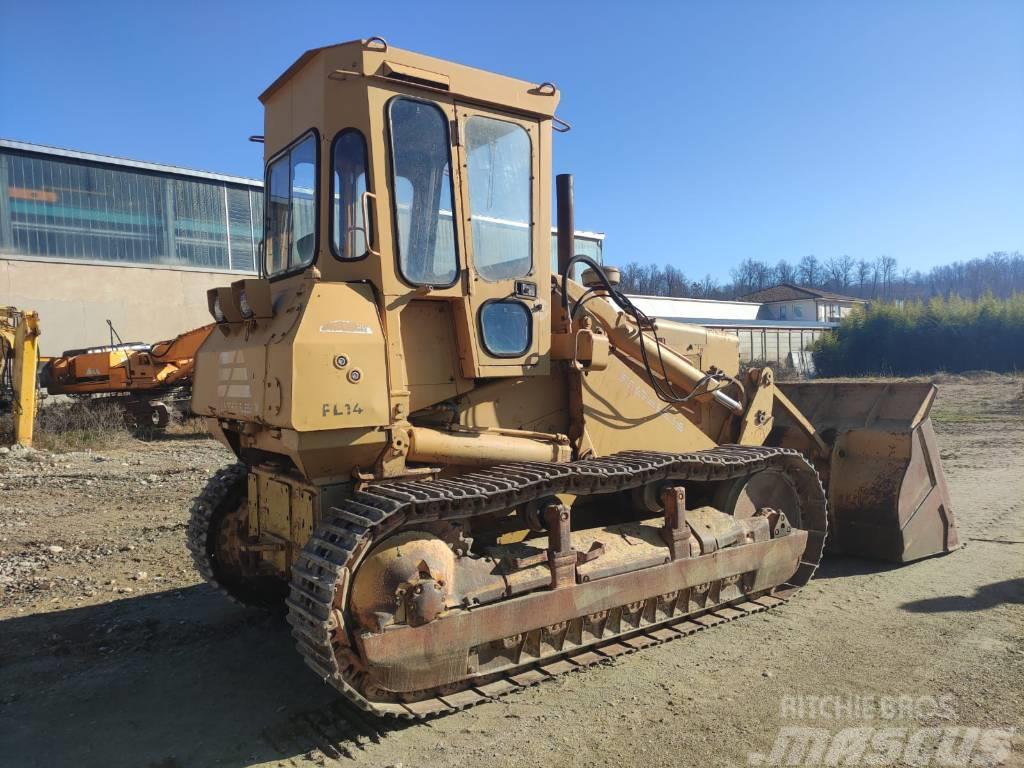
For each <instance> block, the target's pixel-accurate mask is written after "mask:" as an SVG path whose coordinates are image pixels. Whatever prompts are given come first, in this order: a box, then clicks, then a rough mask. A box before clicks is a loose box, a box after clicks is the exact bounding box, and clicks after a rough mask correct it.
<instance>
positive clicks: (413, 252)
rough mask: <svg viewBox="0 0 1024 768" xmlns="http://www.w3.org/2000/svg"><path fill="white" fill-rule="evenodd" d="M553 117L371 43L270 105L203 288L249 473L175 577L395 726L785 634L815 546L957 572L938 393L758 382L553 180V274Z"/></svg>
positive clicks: (206, 525)
mask: <svg viewBox="0 0 1024 768" xmlns="http://www.w3.org/2000/svg"><path fill="white" fill-rule="evenodd" d="M558 99H559V92H558V89H557V88H556V87H555V86H554V85H552V84H551V83H540V84H536V83H528V82H523V81H520V80H515V79H511V78H508V77H503V76H499V75H495V74H491V73H488V72H483V71H480V70H476V69H471V68H469V67H465V66H461V65H458V64H453V63H450V62H446V61H441V60H438V59H435V58H430V57H427V56H422V55H419V54H415V53H410V52H408V51H402V50H397V49H395V48H391V47H389V46H388V45H387V44H386V43H385V42H384V41H383V40H381V39H379V38H372V39H369V40H362V41H354V42H350V43H344V44H341V45H335V46H330V47H326V48H320V49H317V50H312V51H309V52H307V53H306V54H304V55H303V56H302V57H301V58H300V59H299V60H298V61H296V62H295V64H294V65H292V67H291V68H289V69H288V70H287V71H286V72H285V73H284V74H283V75H282V76H281V77H279V78H278V79H277V81H275V82H274V83H273V84H272V85H271V86H270V87H269V88H268V89H267V90H266V91H265V92H264V93H263V95H262V96H261V100H262V102H263V104H264V107H265V115H266V124H265V147H266V212H265V247H264V254H263V265H262V268H263V272H262V276H261V277H259V278H252V279H243V280H238V281H236V282H234V283H232V284H231V285H229V286H225V287H222V288H216V289H214V290H211V291H210V292H209V294H208V302H209V308H210V312H211V314H212V315H213V317H214V319H215V320H216V326H215V328H214V330H213V331H212V332H211V333H210V335H209V337H208V338H207V339H206V340H205V341H204V342H203V345H202V347H201V348H200V350H199V352H198V355H197V360H196V374H195V381H194V390H193V401H192V407H193V410H194V411H195V412H196V413H198V414H200V415H204V416H206V417H207V421H208V424H209V427H210V429H211V431H212V432H213V433H214V434H215V435H216V436H217V437H218V438H219V439H220V440H221V441H222V442H223V443H224V444H225V445H226V446H228V447H229V448H230V449H231V450H232V451H233V452H234V453H235V454H236V456H237V457H238V460H239V461H238V463H237V464H236V465H235V466H232V467H230V468H228V469H226V470H223V471H221V472H220V473H218V474H217V475H216V476H215V477H214V478H213V479H212V480H211V481H210V483H209V485H208V487H207V488H206V490H205V491H204V492H203V494H202V495H201V496H200V497H199V498H198V499H197V500H196V502H195V504H194V506H193V510H192V517H191V520H190V523H189V547H190V549H191V551H192V554H193V557H194V559H195V562H196V565H197V567H198V569H199V570H200V572H201V573H202V574H203V576H204V577H205V578H206V579H208V580H209V581H210V582H211V583H212V584H214V585H216V586H217V587H219V588H220V589H222V590H223V591H224V592H225V593H226V594H227V595H228V596H230V597H232V598H234V599H236V600H239V601H241V602H244V603H248V604H263V605H270V606H280V607H284V608H285V609H286V610H287V614H288V621H289V623H290V625H291V627H292V631H293V634H294V636H295V638H296V640H297V645H298V649H299V652H300V653H301V654H302V656H303V657H304V659H305V661H306V662H307V664H308V665H309V666H310V667H311V668H312V669H313V670H314V671H315V672H316V673H317V674H318V675H319V676H320V677H321V678H322V679H324V680H326V681H328V682H329V683H330V684H331V685H333V686H334V687H336V688H337V689H338V690H339V691H340V692H341V693H342V694H343V695H344V696H345V697H347V698H348V699H349V700H350V701H352V702H353V703H355V704H356V705H358V706H360V707H362V708H363V709H365V710H367V711H369V712H372V713H375V714H378V715H388V716H395V717H403V718H419V717H429V716H432V715H436V714H440V713H444V712H448V711H451V710H453V709H461V708H463V707H466V706H470V705H472V704H475V703H478V702H481V701H486V700H488V699H491V698H494V697H497V696H501V695H502V694H504V693H507V692H509V691H513V690H516V689H518V688H520V687H522V686H526V685H530V684H532V683H535V682H538V681H541V680H544V679H545V678H548V677H551V676H553V675H557V674H559V673H562V672H565V671H567V670H571V669H576V668H579V667H581V666H586V665H589V664H594V663H595V662H599V661H601V660H602V659H606V658H608V657H612V656H615V655H617V654H620V653H625V652H628V651H632V650H636V649H639V648H643V647H644V646H647V645H651V644H654V643H661V642H665V641H668V640H672V639H676V638H680V637H683V636H685V635H688V634H690V633H692V632H695V631H698V630H701V629H703V628H705V627H710V626H714V625H716V624H718V623H721V622H723V621H728V620H731V619H736V618H740V617H742V616H745V615H747V614H749V613H756V612H759V611H764V610H767V609H769V608H772V607H774V606H776V605H778V604H779V603H781V602H783V601H784V600H785V599H786V598H787V597H788V596H789V595H791V594H792V593H793V592H794V591H795V590H797V589H799V588H800V587H801V586H802V585H803V584H805V583H806V582H807V580H808V579H809V578H810V577H811V576H812V574H813V573H814V570H815V568H816V567H817V564H818V562H819V559H820V557H821V555H822V551H823V549H824V548H825V546H826V544H828V545H829V546H831V547H833V548H835V549H837V550H839V551H843V552H848V553H856V554H859V555H865V556H872V557H883V558H887V559H891V560H894V561H907V560H912V559H916V558H920V557H925V556H928V555H933V554H938V553H942V552H946V551H949V550H951V549H953V548H955V547H956V546H957V536H956V527H955V524H954V520H953V514H952V510H951V508H950V504H949V498H948V493H947V490H946V486H945V483H944V480H943V474H942V467H941V465H940V463H939V454H938V451H937V449H936V446H935V441H934V436H933V433H932V430H931V426H930V423H929V420H928V409H929V407H930V405H931V402H932V398H933V397H934V389H933V388H932V387H930V386H919V385H899V384H892V385H885V384H848V385H847V384H842V385H835V384H799V385H779V384H777V383H776V381H775V378H774V375H773V372H772V371H771V370H770V369H767V368H764V369H759V370H755V371H749V372H747V373H745V374H741V373H740V370H739V354H738V348H737V342H736V339H735V338H732V337H729V336H724V335H719V334H716V333H713V332H711V331H708V330H706V329H703V328H699V327H693V326H686V325H680V324H675V323H671V322H663V321H656V320H654V319H652V318H650V317H647V316H646V315H644V314H643V313H642V312H641V311H639V310H638V309H637V308H636V307H635V306H634V305H633V304H632V303H631V302H630V300H629V298H628V297H627V296H625V295H623V294H622V293H621V292H620V291H619V289H618V287H617V273H616V271H615V270H614V269H612V268H611V267H606V266H602V265H601V264H597V263H594V262H593V261H591V260H590V259H588V258H587V257H585V256H579V255H575V254H574V253H573V250H572V233H573V213H572V184H571V178H570V177H567V176H560V177H559V178H558V184H557V190H558V194H557V197H558V200H557V211H558V232H559V239H558V244H559V248H558V268H557V273H556V274H552V268H551V263H550V259H549V233H550V231H551V220H550V216H551V209H552V200H551V188H552V184H551V181H552V174H551V150H552V130H553V129H556V130H557V129H564V128H565V124H564V123H562V122H561V121H560V120H559V119H558V118H557V117H555V108H556V106H557V104H558ZM577 267H585V268H586V270H585V271H584V272H583V274H582V278H581V282H577V281H575V280H573V279H570V277H569V276H570V275H572V274H575V269H576V268H577Z"/></svg>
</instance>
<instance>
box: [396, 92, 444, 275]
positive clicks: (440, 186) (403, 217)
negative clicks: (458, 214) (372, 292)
mask: <svg viewBox="0 0 1024 768" xmlns="http://www.w3.org/2000/svg"><path fill="white" fill-rule="evenodd" d="M388 112H389V118H390V122H391V170H392V180H393V181H392V195H391V197H392V201H393V206H394V210H393V214H394V218H395V230H396V233H397V241H398V267H399V270H400V272H401V274H402V277H403V278H405V280H406V281H408V282H410V283H413V284H415V285H437V286H448V285H452V284H453V283H454V282H455V278H456V277H457V276H458V257H457V255H456V246H455V220H454V216H453V207H452V199H453V198H454V193H453V190H452V177H451V152H450V142H449V139H448V120H447V118H445V115H444V113H443V112H442V111H441V110H440V109H439V108H438V107H437V106H435V105H433V104H430V103H428V102H424V101H417V100H414V99H406V98H396V99H393V100H392V101H391V103H390V105H389V107H388Z"/></svg>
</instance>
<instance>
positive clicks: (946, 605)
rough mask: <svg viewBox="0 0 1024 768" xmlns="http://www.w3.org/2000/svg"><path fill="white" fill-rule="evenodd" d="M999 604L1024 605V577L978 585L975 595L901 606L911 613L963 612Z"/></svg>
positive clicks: (986, 608)
mask: <svg viewBox="0 0 1024 768" xmlns="http://www.w3.org/2000/svg"><path fill="white" fill-rule="evenodd" d="M997 605H1024V578H1021V579H1006V580H1005V581H997V582H994V583H992V584H986V585H985V586H983V587H978V589H976V590H975V591H974V594H973V595H969V596H965V595H942V596H940V597H929V598H925V599H924V600H914V601H913V602H909V603H904V604H903V605H901V606H900V608H902V609H903V610H905V611H909V612H910V613H962V612H968V611H969V612H974V611H985V610H988V609H989V608H995V607H996V606H997Z"/></svg>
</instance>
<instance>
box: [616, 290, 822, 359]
mask: <svg viewBox="0 0 1024 768" xmlns="http://www.w3.org/2000/svg"><path fill="white" fill-rule="evenodd" d="M630 300H631V301H632V302H633V303H634V304H636V306H637V307H638V308H639V309H640V310H641V311H642V312H644V313H645V314H647V315H649V316H650V317H656V318H661V319H663V320H675V321H677V322H680V323H692V324H694V325H703V326H704V327H705V328H709V329H711V330H715V331H719V332H720V333H728V334H730V335H732V336H736V337H737V338H738V339H739V343H740V360H741V361H742V362H745V363H749V362H759V363H767V364H768V365H771V366H773V367H776V368H778V367H783V366H785V367H790V366H791V365H792V364H793V363H792V360H793V358H792V354H793V353H800V352H803V351H804V350H806V349H807V347H808V346H809V345H810V344H812V343H813V342H815V341H817V340H818V339H819V338H821V337H822V336H823V335H824V334H826V333H831V332H832V330H833V329H834V328H835V327H836V325H837V324H838V323H837V322H836V321H826V320H799V319H790V320H785V319H781V320H780V319H769V318H766V317H765V314H766V310H765V307H766V305H765V304H762V303H760V302H757V301H724V300H717V299H687V298H669V297H664V296H631V297H630Z"/></svg>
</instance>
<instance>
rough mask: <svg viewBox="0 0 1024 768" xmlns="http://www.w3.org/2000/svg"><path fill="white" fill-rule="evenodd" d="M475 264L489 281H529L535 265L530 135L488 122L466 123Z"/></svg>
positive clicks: (473, 120)
mask: <svg viewBox="0 0 1024 768" xmlns="http://www.w3.org/2000/svg"><path fill="white" fill-rule="evenodd" d="M466 162H467V165H468V166H469V214H470V221H471V222H472V235H473V263H474V264H475V265H476V271H477V272H478V273H479V275H480V276H481V277H482V278H484V279H485V280H507V279H510V278H515V277H525V276H526V275H528V274H529V273H530V269H531V268H532V266H533V255H532V247H533V229H532V222H531V215H530V214H531V211H530V207H531V206H530V200H531V195H530V177H531V176H532V173H531V164H530V135H529V134H528V133H527V132H526V129H525V128H523V127H522V126H521V125H516V124H515V123H510V122H508V121H506V120H495V119H493V118H490V117H479V116H473V117H470V118H469V119H468V120H466Z"/></svg>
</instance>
